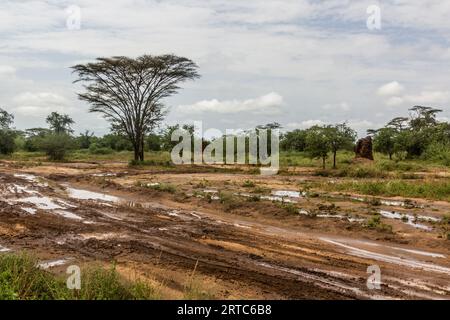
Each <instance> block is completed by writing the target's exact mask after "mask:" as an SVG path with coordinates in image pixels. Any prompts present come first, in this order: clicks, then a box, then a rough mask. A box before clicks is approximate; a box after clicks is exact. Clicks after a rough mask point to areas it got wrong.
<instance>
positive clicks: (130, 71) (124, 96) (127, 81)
mask: <svg viewBox="0 0 450 320" xmlns="http://www.w3.org/2000/svg"><path fill="white" fill-rule="evenodd" d="M72 69H73V72H74V73H76V74H77V75H78V79H77V80H75V81H74V82H83V83H84V89H85V92H82V93H79V94H78V97H79V99H81V100H83V101H87V102H88V103H89V104H90V110H89V111H90V112H100V113H102V114H103V115H104V117H105V118H106V119H107V120H108V121H110V122H111V124H112V127H113V129H114V130H115V131H119V132H122V133H124V134H126V135H127V136H128V138H129V139H130V141H131V143H132V144H133V148H134V156H135V160H141V161H142V160H144V137H145V135H146V134H148V133H150V132H151V131H152V129H153V128H154V127H155V126H156V125H157V124H158V123H159V122H160V121H162V120H163V118H164V116H165V115H166V113H167V112H166V109H165V107H164V104H163V101H162V100H163V99H164V98H167V97H169V96H171V95H173V94H175V93H177V92H178V90H179V89H180V87H179V84H180V83H182V82H184V81H187V80H194V79H196V78H199V77H200V75H199V74H198V72H197V69H198V66H197V65H196V64H195V63H194V62H193V61H191V60H190V59H187V58H183V57H178V56H175V55H171V54H169V55H159V56H152V55H143V56H140V57H138V58H136V59H133V58H128V57H112V58H98V59H97V60H96V62H93V63H87V64H79V65H76V66H73V67H72Z"/></svg>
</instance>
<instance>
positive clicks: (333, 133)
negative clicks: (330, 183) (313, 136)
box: [324, 123, 356, 169]
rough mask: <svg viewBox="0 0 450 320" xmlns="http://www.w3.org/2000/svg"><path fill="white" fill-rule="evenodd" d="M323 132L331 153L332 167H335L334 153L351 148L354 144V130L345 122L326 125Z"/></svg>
mask: <svg viewBox="0 0 450 320" xmlns="http://www.w3.org/2000/svg"><path fill="white" fill-rule="evenodd" d="M324 133H325V136H326V139H327V141H328V145H329V147H330V151H331V152H332V153H333V168H334V169H336V155H337V152H338V151H339V150H344V149H346V150H351V149H352V148H353V146H354V144H355V140H356V132H355V130H353V129H352V128H350V127H349V126H347V124H345V123H342V124H336V125H327V126H325V127H324Z"/></svg>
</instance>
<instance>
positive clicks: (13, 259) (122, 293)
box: [0, 253, 159, 300]
mask: <svg viewBox="0 0 450 320" xmlns="http://www.w3.org/2000/svg"><path fill="white" fill-rule="evenodd" d="M37 263H38V261H37V259H35V258H33V257H32V256H29V255H27V254H25V253H19V254H1V255H0V300H68V299H70V300H72V299H73V300H138V299H149V300H150V299H157V298H158V297H159V295H158V293H157V291H156V290H155V289H154V288H152V287H150V286H149V285H147V284H145V283H143V282H140V281H136V282H131V281H127V280H125V279H123V278H121V277H120V275H119V274H118V273H117V271H116V270H115V268H114V267H111V268H110V269H104V268H101V267H90V268H87V269H84V270H82V271H81V289H80V290H70V289H68V288H67V286H66V282H65V279H64V278H62V277H58V276H55V275H53V274H51V273H49V272H47V271H45V270H42V269H39V268H38V267H37Z"/></svg>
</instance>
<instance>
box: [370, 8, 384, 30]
mask: <svg viewBox="0 0 450 320" xmlns="http://www.w3.org/2000/svg"><path fill="white" fill-rule="evenodd" d="M366 13H367V14H368V15H369V17H368V18H367V21H366V25H367V29H369V30H371V31H373V30H381V8H380V6H378V5H375V4H374V5H371V6H369V7H367V10H366Z"/></svg>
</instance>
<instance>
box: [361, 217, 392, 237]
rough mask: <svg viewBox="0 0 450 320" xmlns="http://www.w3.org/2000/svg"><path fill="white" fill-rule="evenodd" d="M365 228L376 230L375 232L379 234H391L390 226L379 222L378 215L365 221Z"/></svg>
mask: <svg viewBox="0 0 450 320" xmlns="http://www.w3.org/2000/svg"><path fill="white" fill-rule="evenodd" d="M366 227H367V228H369V229H373V230H377V231H381V232H387V233H392V226H391V225H388V224H385V223H383V222H381V216H380V215H375V216H373V217H371V218H370V219H369V220H368V221H367V223H366Z"/></svg>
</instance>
